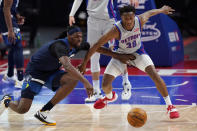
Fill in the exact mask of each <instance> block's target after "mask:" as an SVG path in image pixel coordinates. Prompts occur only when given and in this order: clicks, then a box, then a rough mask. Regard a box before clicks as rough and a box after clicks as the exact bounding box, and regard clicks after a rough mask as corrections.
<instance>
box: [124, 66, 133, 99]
mask: <svg viewBox="0 0 197 131" xmlns="http://www.w3.org/2000/svg"><path fill="white" fill-rule="evenodd" d="M122 86H123V91H122V100H129V99H130V98H131V87H132V86H131V83H130V81H129V78H128V69H127V68H126V69H125V71H124V74H122Z"/></svg>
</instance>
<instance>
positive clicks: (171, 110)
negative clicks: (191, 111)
mask: <svg viewBox="0 0 197 131" xmlns="http://www.w3.org/2000/svg"><path fill="white" fill-rule="evenodd" d="M167 113H168V114H169V117H170V119H176V118H179V112H178V111H177V109H176V107H175V106H173V105H169V106H168V108H167Z"/></svg>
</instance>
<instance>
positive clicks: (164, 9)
mask: <svg viewBox="0 0 197 131" xmlns="http://www.w3.org/2000/svg"><path fill="white" fill-rule="evenodd" d="M174 11H175V10H174V9H172V8H171V7H170V6H166V5H164V6H163V7H162V8H161V12H162V13H164V14H166V15H169V14H172V13H173V12H174Z"/></svg>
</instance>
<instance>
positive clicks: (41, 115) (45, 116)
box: [34, 111, 56, 126]
mask: <svg viewBox="0 0 197 131" xmlns="http://www.w3.org/2000/svg"><path fill="white" fill-rule="evenodd" d="M34 117H35V118H37V119H38V120H39V121H41V122H42V123H44V124H46V125H49V126H55V125H56V122H55V121H54V120H52V119H51V117H50V116H49V111H37V112H36V114H35V115H34Z"/></svg>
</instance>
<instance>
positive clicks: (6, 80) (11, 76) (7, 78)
mask: <svg viewBox="0 0 197 131" xmlns="http://www.w3.org/2000/svg"><path fill="white" fill-rule="evenodd" d="M3 40H4V43H5V44H6V46H7V47H8V72H7V74H6V75H4V77H3V79H2V81H3V82H4V83H9V82H15V80H14V48H13V46H12V44H11V43H9V42H8V37H7V35H3Z"/></svg>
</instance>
